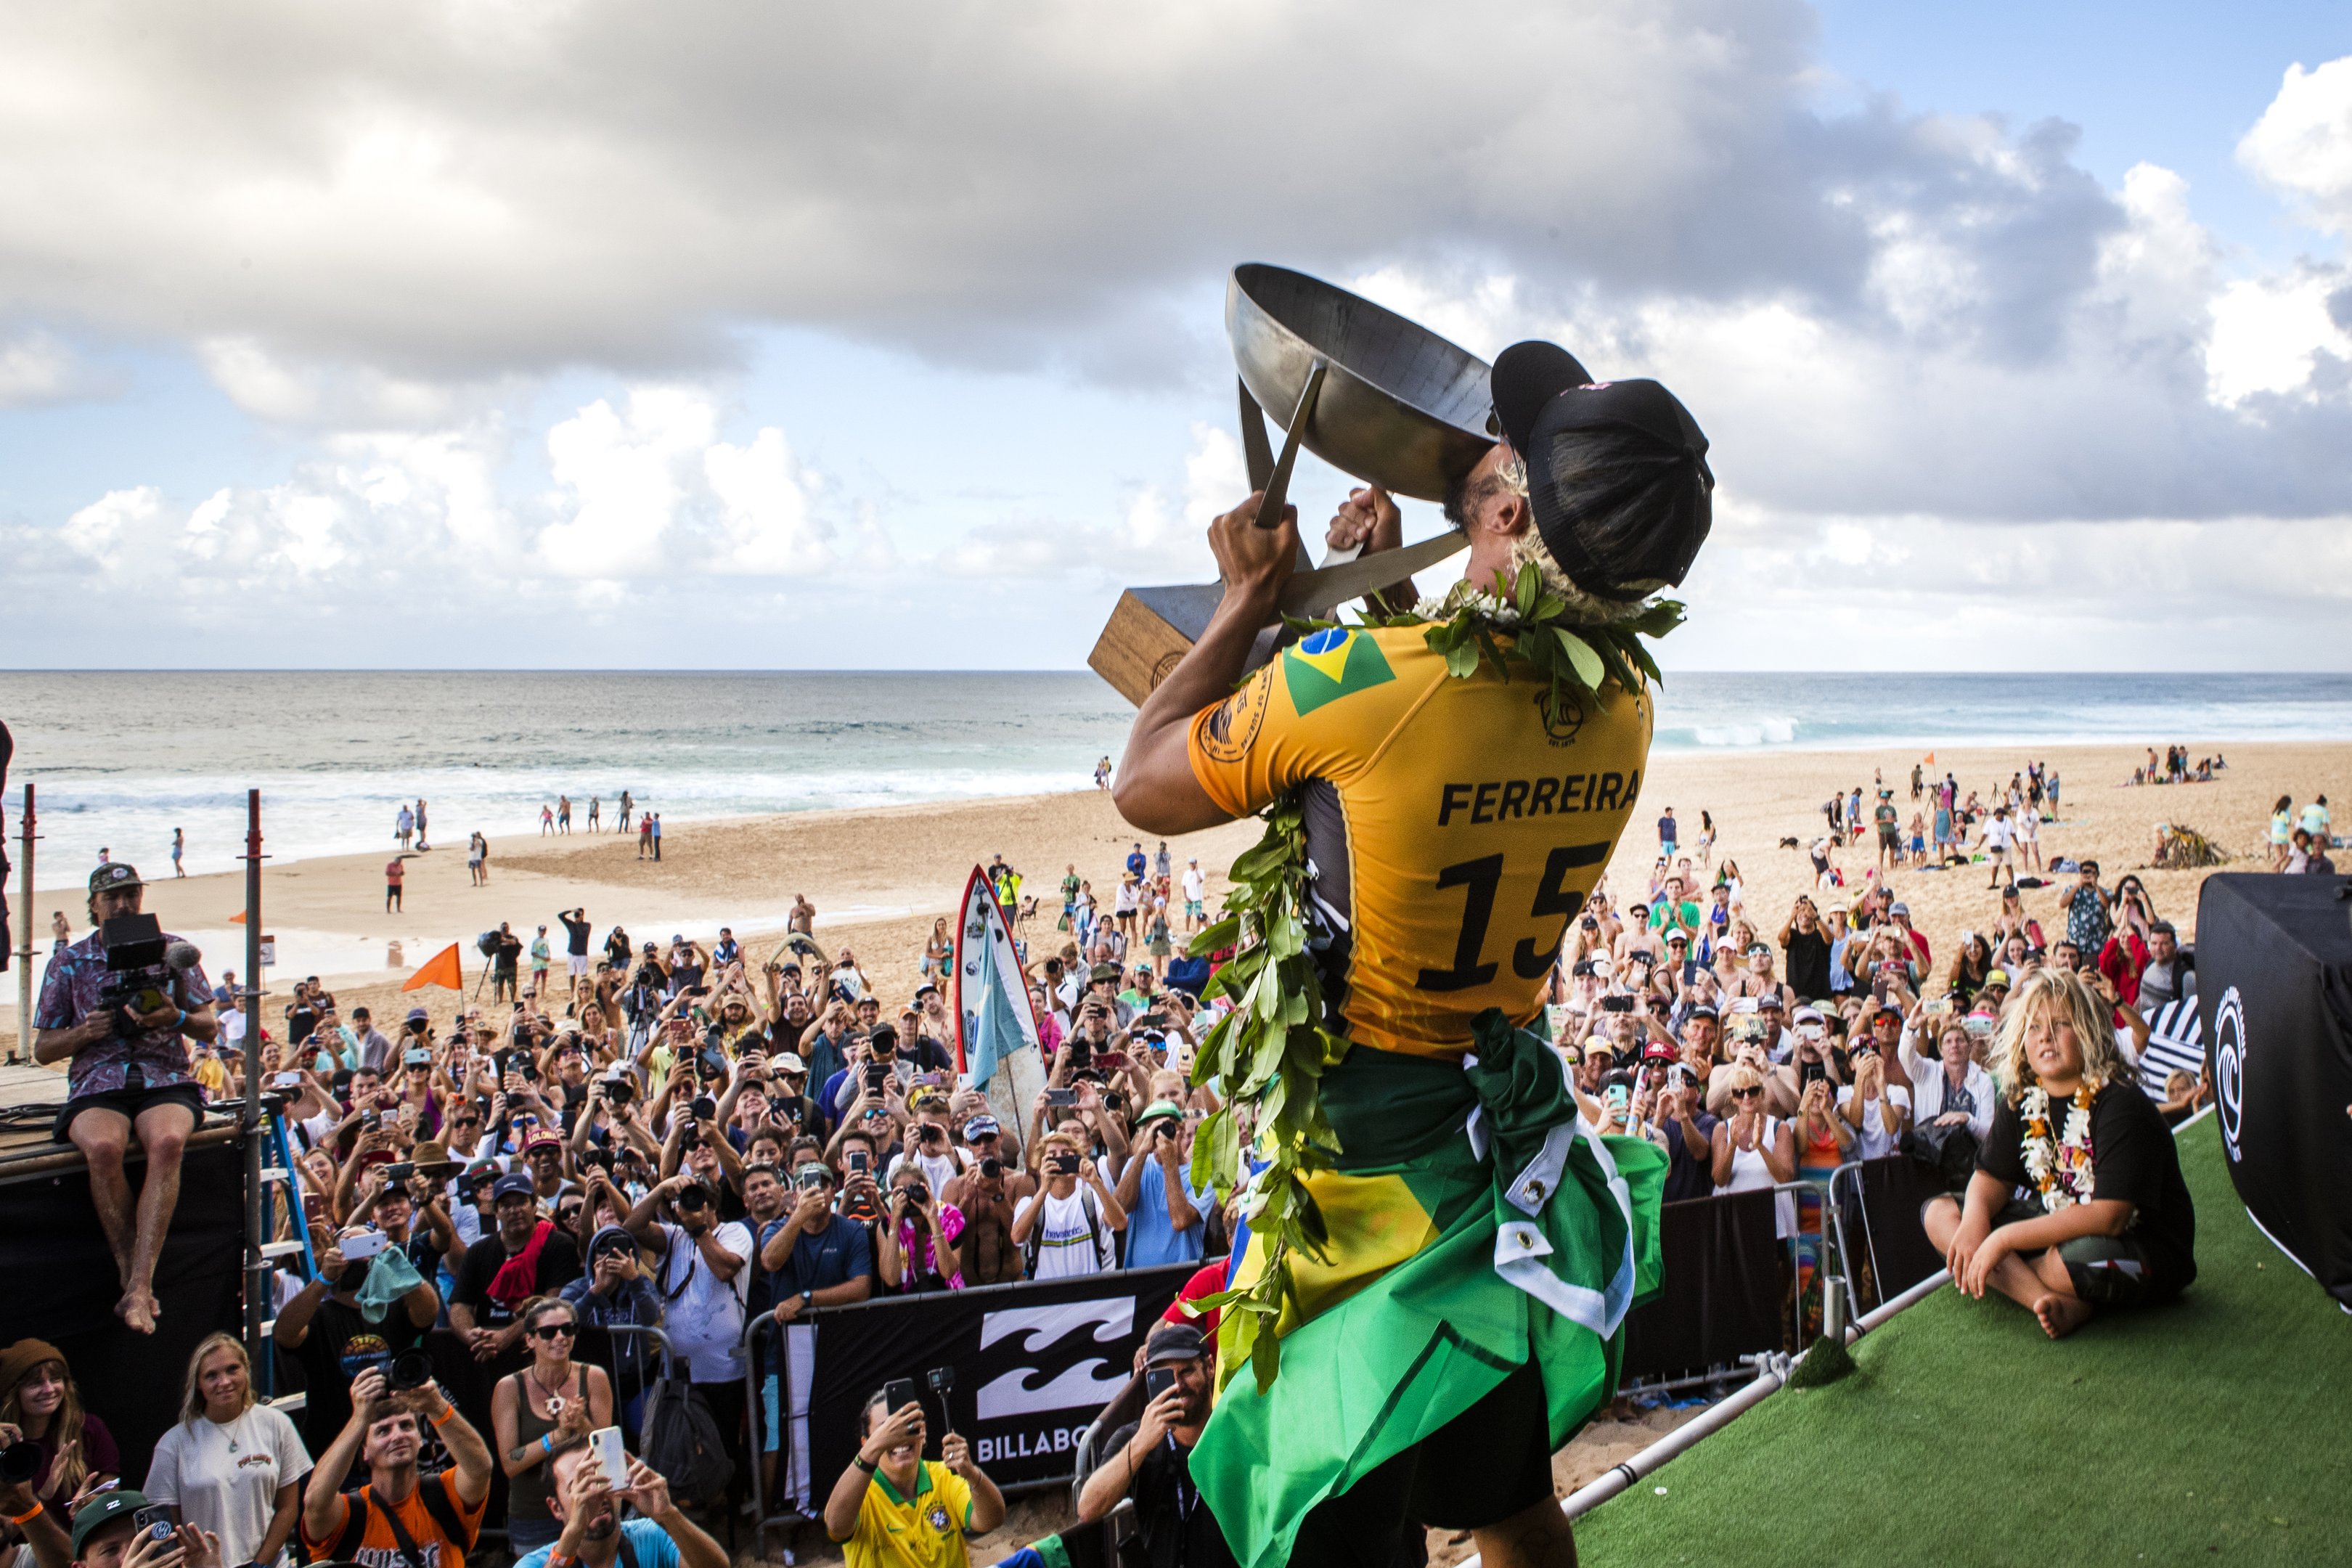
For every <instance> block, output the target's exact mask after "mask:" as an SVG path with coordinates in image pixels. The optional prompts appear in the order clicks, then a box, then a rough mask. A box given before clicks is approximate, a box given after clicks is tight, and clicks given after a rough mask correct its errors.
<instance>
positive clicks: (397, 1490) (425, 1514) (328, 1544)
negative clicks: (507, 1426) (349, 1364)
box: [302, 1369, 490, 1568]
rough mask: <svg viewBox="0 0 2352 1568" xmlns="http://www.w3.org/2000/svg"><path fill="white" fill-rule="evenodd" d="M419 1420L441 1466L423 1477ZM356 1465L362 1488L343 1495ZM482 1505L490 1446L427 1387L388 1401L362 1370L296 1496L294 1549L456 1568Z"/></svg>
mask: <svg viewBox="0 0 2352 1568" xmlns="http://www.w3.org/2000/svg"><path fill="white" fill-rule="evenodd" d="M426 1422H430V1423H432V1426H433V1430H434V1433H435V1435H436V1436H438V1437H439V1438H440V1439H441V1442H442V1444H443V1446H444V1447H446V1448H447V1449H448V1450H449V1459H450V1467H449V1468H447V1469H446V1470H444V1471H442V1472H441V1473H440V1474H439V1475H437V1476H434V1477H431V1478H429V1479H428V1478H424V1477H420V1476H419V1475H418V1474H417V1470H416V1459H417V1456H418V1455H419V1454H420V1453H422V1452H423V1451H424V1447H425V1423H426ZM360 1461H364V1462H365V1463H366V1465H367V1468H368V1484H367V1485H366V1486H365V1487H363V1488H362V1489H360V1490H358V1491H355V1492H352V1494H350V1495H349V1496H348V1497H347V1496H345V1495H344V1493H343V1489H342V1486H343V1478H344V1477H345V1476H347V1475H349V1474H350V1473H351V1468H352V1465H353V1464H354V1463H356V1462H360ZM489 1500H490V1450H489V1447H488V1445H487V1444H485V1443H484V1442H483V1441H482V1435H481V1434H480V1433H479V1432H477V1431H475V1430H474V1429H473V1427H472V1426H468V1425H467V1422H466V1418H465V1417H464V1416H463V1415H458V1414H457V1406H456V1405H451V1404H450V1403H449V1399H448V1396H447V1395H446V1394H443V1393H442V1392H441V1390H440V1388H439V1387H438V1386H436V1384H432V1383H430V1382H427V1383H425V1384H424V1385H423V1386H421V1387H419V1388H416V1389H414V1390H410V1391H406V1392H403V1393H397V1394H395V1393H394V1392H393V1390H392V1387H391V1385H390V1384H388V1383H387V1382H386V1381H385V1379H384V1375H383V1373H381V1372H378V1371H375V1370H373V1369H370V1370H369V1371H366V1372H363V1373H360V1375H359V1376H358V1377H357V1378H355V1379H353V1380H352V1418H351V1419H350V1420H349V1421H347V1422H345V1423H344V1424H343V1429H342V1431H341V1433H340V1434H338V1435H337V1436H336V1438H335V1440H334V1441H333V1442H332V1443H331V1444H329V1445H328V1446H327V1451H326V1452H325V1453H323V1454H321V1455H320V1456H319V1463H318V1468H315V1469H313V1470H312V1471H311V1472H310V1484H309V1485H308V1486H306V1487H304V1488H303V1490H302V1545H303V1547H304V1548H305V1549H306V1550H307V1551H308V1552H310V1561H311V1562H313V1563H326V1562H351V1561H353V1560H363V1561H366V1562H369V1563H390V1562H393V1561H394V1560H395V1559H396V1558H406V1559H407V1560H408V1562H409V1563H414V1564H415V1568H464V1564H465V1561H466V1553H467V1552H468V1551H470V1550H472V1548H473V1544H474V1538H475V1536H477V1535H478V1534H479V1533H480V1531H481V1528H482V1509H483V1506H484V1505H485V1504H487V1503H488V1501H489ZM361 1552H366V1553H367V1554H368V1555H367V1556H366V1557H365V1558H364V1559H360V1553H361Z"/></svg>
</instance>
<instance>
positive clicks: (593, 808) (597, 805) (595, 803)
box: [588, 795, 604, 833]
mask: <svg viewBox="0 0 2352 1568" xmlns="http://www.w3.org/2000/svg"><path fill="white" fill-rule="evenodd" d="M603 810H604V796H603V795H590V796H589V797H588V831H589V832H591V833H594V832H597V831H598V830H599V829H598V827H597V822H596V818H597V814H598V813H599V812H601V811H603Z"/></svg>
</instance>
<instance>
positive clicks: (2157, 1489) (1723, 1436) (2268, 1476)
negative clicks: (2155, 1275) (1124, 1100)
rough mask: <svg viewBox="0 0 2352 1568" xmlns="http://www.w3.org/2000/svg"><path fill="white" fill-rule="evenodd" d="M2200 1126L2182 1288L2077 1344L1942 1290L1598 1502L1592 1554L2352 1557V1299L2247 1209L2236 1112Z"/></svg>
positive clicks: (1613, 1557) (1588, 1536)
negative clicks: (2281, 1245) (2189, 1268)
mask: <svg viewBox="0 0 2352 1568" xmlns="http://www.w3.org/2000/svg"><path fill="white" fill-rule="evenodd" d="M2179 1142H2180V1156H2181V1166H2182V1169H2183V1171H2184V1172H2185V1173H2186V1174H2187V1175H2188V1178H2189V1190H2190V1192H2191V1194H2193V1195H2194V1197H2195V1199H2196V1203H2197V1268H2198V1275H2197V1282H2196V1284H2194V1285H2192V1286H2191V1287H2189V1290H2188V1291H2187V1292H2186V1293H2185V1294H2184V1295H2183V1296H2182V1297H2181V1298H2180V1300H2179V1301H2178V1302H2176V1303H2175V1304H2173V1305H2171V1306H2169V1307H2165V1308H2161V1309H2157V1310H2149V1311H2145V1312H2139V1313H2125V1314H2120V1315H2116V1316H2108V1317H2100V1318H2095V1319H2093V1320H2092V1321H2091V1322H2090V1323H2089V1324H2087V1325H2086V1326H2085V1327H2084V1328H2083V1329H2082V1330H2080V1331H2077V1332H2076V1333H2074V1335H2072V1336H2071V1337H2069V1338H2067V1339H2065V1340H2063V1341H2059V1342H2055V1343H2053V1342H2051V1341H2050V1340H2048V1339H2047V1338H2045V1337H2044V1336H2043V1335H2042V1330H2041V1327H2040V1326H2039V1325H2038V1324H2037V1323H2036V1322H2035V1321H2034V1319H2033V1316H2032V1314H2031V1313H2030V1312H2027V1311H2025V1310H2023V1309H2022V1308H2020V1307H2017V1306H2015V1305H2014V1304H2012V1303H2011V1302H2009V1301H2008V1300H1996V1299H1994V1298H1992V1297H1990V1295H1989V1296H1988V1297H1987V1298H1986V1300H1982V1301H1972V1300H1968V1299H1967V1298H1966V1297H1963V1296H1961V1295H1960V1294H1959V1293H1958V1291H1955V1290H1952V1289H1943V1290H1939V1291H1937V1292H1936V1294H1934V1295H1933V1296H1931V1297H1929V1298H1928V1299H1927V1300H1925V1301H1922V1302H1920V1303H1919V1304H1918V1305H1917V1306H1916V1307H1913V1308H1911V1309H1910V1310H1908V1311H1906V1312H1902V1313H1899V1314H1897V1315H1896V1316H1895V1320H1894V1321H1892V1322H1890V1323H1888V1324H1887V1325H1886V1326H1885V1327H1884V1328H1882V1329H1880V1330H1879V1331H1876V1332H1875V1333H1872V1334H1869V1335H1866V1336H1864V1339H1863V1340H1862V1341H1861V1342H1860V1343H1858V1344H1856V1345H1855V1346H1854V1352H1853V1353H1854V1360H1855V1362H1856V1363H1857V1364H1858V1368H1859V1370H1858V1371H1857V1372H1855V1373H1854V1374H1853V1375H1852V1376H1850V1377H1848V1378H1846V1379H1844V1380H1843V1381H1842V1382H1839V1383H1835V1384H1830V1385H1828V1386H1827V1387H1824V1388H1819V1389H1810V1390H1784V1391H1782V1392H1780V1393H1779V1394H1773V1395H1772V1396H1771V1397H1769V1398H1768V1399H1766V1400H1765V1401H1764V1402H1763V1404H1761V1405H1759V1406H1757V1407H1756V1408H1755V1409H1754V1410H1751V1411H1749V1412H1748V1414H1747V1415H1743V1416H1741V1417H1740V1418H1739V1419H1738V1420H1737V1421H1735V1422H1733V1423H1732V1424H1731V1425H1730V1426H1728V1427H1727V1428H1725V1429H1724V1430H1723V1431H1722V1432H1720V1433H1718V1434H1717V1435H1716V1436H1713V1437H1709V1438H1707V1439H1706V1440H1705V1441H1704V1442H1702V1443H1700V1444H1699V1445H1698V1447H1696V1448H1693V1449H1692V1450H1691V1451H1690V1452H1688V1453H1686V1454H1685V1455H1684V1456H1682V1457H1681V1458H1678V1459H1676V1460H1675V1462H1674V1463H1672V1464H1670V1465H1668V1466H1666V1467H1665V1468H1664V1469H1661V1470H1659V1471H1657V1472H1656V1473H1654V1474H1653V1475H1650V1476H1647V1477H1645V1478H1643V1479H1642V1480H1640V1481H1637V1482H1635V1483H1634V1485H1633V1489H1630V1490H1629V1491H1627V1492H1625V1493H1623V1494H1622V1495H1621V1496H1619V1497H1617V1498H1615V1499H1612V1500H1611V1501H1609V1502H1607V1503H1604V1504H1603V1505H1601V1507H1600V1508H1599V1509H1596V1510H1593V1511H1592V1512H1591V1513H1590V1514H1588V1515H1586V1516H1585V1517H1584V1518H1583V1519H1581V1520H1579V1521H1577V1525H1576V1536H1577V1545H1578V1547H1579V1548H1580V1556H1581V1558H1582V1561H1583V1562H1584V1563H1586V1564H1587V1568H1616V1565H1618V1564H1626V1565H1635V1564H1638V1565H1639V1568H1664V1565H1667V1564H1675V1563H1694V1564H1705V1565H1706V1568H1742V1565H1745V1564H1750V1563H1793V1564H1799V1565H1801V1568H1833V1565H1836V1564H1841V1563H1855V1564H1867V1565H1868V1568H1885V1565H1886V1564H1889V1563H1936V1564H1952V1565H1954V1568H1973V1565H1975V1564H1988V1565H1990V1564H2004V1565H2005V1564H2011V1563H2017V1564H2028V1563H2030V1564H2037V1565H2053V1568H2054V1565H2060V1564H2067V1563H2294V1564H2298V1565H2300V1564H2311V1563H2352V1317H2347V1315H2346V1314H2345V1313H2344V1312H2343V1311H2342V1310H2339V1309H2338V1308H2337V1307H2336V1304H2335V1303H2334V1302H2333V1301H2331V1300H2329V1299H2328V1298H2327V1297H2326V1294H2325V1293H2324V1292H2322V1291H2321V1290H2320V1289H2319V1288H2318V1287H2317V1286H2316V1285H2315V1284H2314V1283H2313V1282H2312V1281H2311V1279H2310V1278H2309V1277H2308V1276H2306V1275H2305V1274H2304V1272H2303V1271H2302V1270H2301V1269H2299V1268H2296V1267H2295V1265H2294V1262H2293V1261H2292V1260H2291V1259H2289V1258H2286V1257H2285V1256H2284V1254H2282V1253H2281V1252H2279V1251H2278V1250H2277V1249H2276V1248H2275V1247H2272V1246H2271V1244H2270V1243H2269V1242H2268V1241H2266V1240H2264V1239H2263V1237H2262V1235H2261V1233H2260V1232H2258V1231H2257V1230H2255V1228H2254V1226H2253V1225H2252V1222H2251V1221H2249V1220H2248V1219H2247V1217H2246V1212H2245V1209H2244V1207H2243V1206H2242V1205H2240V1204H2239V1202H2238V1200H2237V1195H2236V1194H2235V1193H2234V1192H2233V1191H2232V1190H2231V1186H2230V1178H2229V1174H2228V1173H2227V1172H2226V1171H2225V1170H2224V1169H2223V1168H2222V1153H2221V1136H2220V1134H2219V1133H2218V1131H2216V1130H2215V1126H2214V1123H2213V1121H2212V1119H2211V1118H2210V1117H2208V1118H2206V1119H2205V1120H2204V1121H2202V1122H2201V1123H2200V1124H2199V1125H2197V1126H2194V1127H2191V1128H2190V1129H2189V1130H2188V1131H2186V1132H2185V1133H2183V1134H2182V1135H2181V1138H2180V1141H2179ZM1669 1288H1671V1281H1669ZM1659 1488H1664V1493H1665V1495H1664V1496H1660V1495H1658V1491H1657V1489H1659Z"/></svg>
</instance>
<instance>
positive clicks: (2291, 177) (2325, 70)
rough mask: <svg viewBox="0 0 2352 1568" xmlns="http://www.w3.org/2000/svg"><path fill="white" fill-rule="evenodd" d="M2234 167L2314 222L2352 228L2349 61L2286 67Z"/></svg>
mask: <svg viewBox="0 0 2352 1568" xmlns="http://www.w3.org/2000/svg"><path fill="white" fill-rule="evenodd" d="M2238 161H2239V162H2240V163H2243V164H2244V165H2245V166H2246V167H2247V168H2248V169H2250V170H2252V172H2253V173H2254V174H2255V175H2257V176H2258V177H2259V178H2261V179H2262V180H2263V181H2264V182H2266V183H2267V184H2270V185H2272V186H2273V187H2275V188H2276V189H2278V190H2279V191H2282V192H2284V193H2285V194H2287V195H2292V196H2294V197H2296V198H2298V199H2300V200H2301V201H2302V202H2304V203H2305V205H2306V210H2307V213H2308V216H2310V219H2311V221H2312V222H2314V223H2315V224H2317V225H2319V226H2321V227H2323V228H2329V229H2333V230H2335V231H2336V232H2337V233H2339V234H2340V233H2342V232H2344V231H2345V229H2347V227H2352V56H2347V57H2346V58H2343V59H2339V60H2329V61H2328V62H2327V63H2326V64H2325V65H2323V66H2321V67H2320V68H2318V69H2316V70H2305V69H2304V68H2303V66H2302V65H2301V63H2300V62H2298V63H2296V64H2294V65H2292V66H2289V67H2288V68H2287V70H2286V77H2285V79H2284V80H2283V81H2282V82H2281V83H2280V84H2279V90H2278V96H2277V97H2276V98H2274V99H2273V100H2271V105H2270V107H2269V108H2268V109H2267V110H2263V117H2262V119H2260V120H2258V121H2255V122H2254V128H2253V129H2252V131H2249V132H2246V135H2245V139H2244V140H2243V141H2242V142H2239V143H2238Z"/></svg>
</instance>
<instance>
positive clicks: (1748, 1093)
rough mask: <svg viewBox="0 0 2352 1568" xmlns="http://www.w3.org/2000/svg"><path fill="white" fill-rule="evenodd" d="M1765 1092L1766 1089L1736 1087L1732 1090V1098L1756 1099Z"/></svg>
mask: <svg viewBox="0 0 2352 1568" xmlns="http://www.w3.org/2000/svg"><path fill="white" fill-rule="evenodd" d="M1763 1093H1764V1091H1763V1090H1762V1089H1733V1090H1732V1091H1731V1098H1732V1099H1734V1100H1756V1099H1759V1098H1760V1097H1761V1096H1762V1095H1763Z"/></svg>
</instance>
